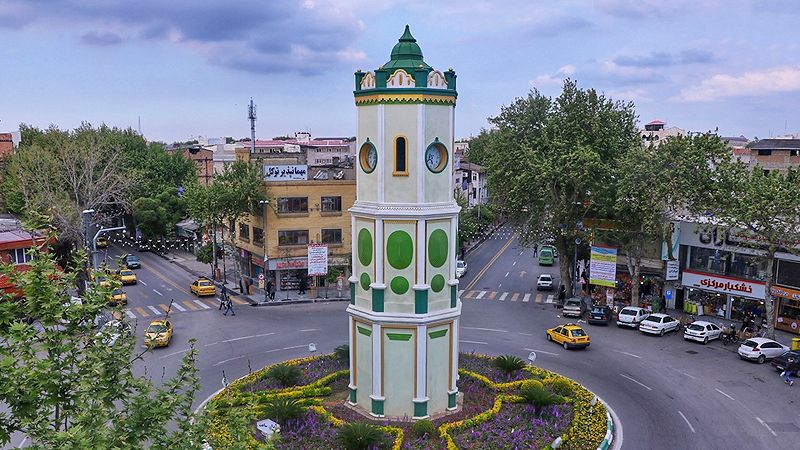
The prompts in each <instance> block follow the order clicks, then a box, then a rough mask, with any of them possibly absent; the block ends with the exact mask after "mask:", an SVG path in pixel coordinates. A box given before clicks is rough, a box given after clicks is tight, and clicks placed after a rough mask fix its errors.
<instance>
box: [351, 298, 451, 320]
mask: <svg viewBox="0 0 800 450" xmlns="http://www.w3.org/2000/svg"><path fill="white" fill-rule="evenodd" d="M347 312H348V314H350V315H352V316H354V317H358V318H361V319H364V320H367V321H369V322H371V323H375V324H380V325H393V324H398V325H410V324H414V325H426V324H430V323H433V322H444V321H447V320H448V319H458V318H459V317H460V316H461V303H459V304H458V306H457V307H455V308H446V309H438V310H436V311H433V312H429V313H426V314H414V313H392V312H382V313H380V312H374V311H371V310H367V309H363V308H361V307H359V306H356V305H349V306H348V307H347Z"/></svg>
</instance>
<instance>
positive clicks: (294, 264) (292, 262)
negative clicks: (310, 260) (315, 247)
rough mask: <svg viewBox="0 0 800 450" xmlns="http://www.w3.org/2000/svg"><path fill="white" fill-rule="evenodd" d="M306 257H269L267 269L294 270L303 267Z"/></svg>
mask: <svg viewBox="0 0 800 450" xmlns="http://www.w3.org/2000/svg"><path fill="white" fill-rule="evenodd" d="M306 262H307V260H306V258H297V259H270V260H269V270H294V269H305V268H306Z"/></svg>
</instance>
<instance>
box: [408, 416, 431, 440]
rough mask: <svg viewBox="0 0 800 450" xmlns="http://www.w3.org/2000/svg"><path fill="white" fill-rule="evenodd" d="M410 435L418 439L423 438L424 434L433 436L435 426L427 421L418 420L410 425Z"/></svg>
mask: <svg viewBox="0 0 800 450" xmlns="http://www.w3.org/2000/svg"><path fill="white" fill-rule="evenodd" d="M411 434H413V435H414V436H418V437H423V436H425V435H426V434H427V435H428V436H435V435H436V426H435V425H434V424H433V422H431V421H430V420H428V419H422V420H418V421H416V422H414V424H413V425H411Z"/></svg>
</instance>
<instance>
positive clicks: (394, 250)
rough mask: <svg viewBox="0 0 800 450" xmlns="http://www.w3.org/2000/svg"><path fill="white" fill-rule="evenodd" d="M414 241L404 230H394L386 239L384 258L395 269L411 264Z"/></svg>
mask: <svg viewBox="0 0 800 450" xmlns="http://www.w3.org/2000/svg"><path fill="white" fill-rule="evenodd" d="M413 257H414V242H413V241H412V240H411V236H409V235H408V233H406V232H405V231H395V232H393V233H392V234H390V235H389V239H387V240H386V259H388V260H389V264H390V265H391V266H392V267H394V268H395V269H398V270H402V269H405V268H406V267H408V266H409V265H410V264H411V260H412V258H413Z"/></svg>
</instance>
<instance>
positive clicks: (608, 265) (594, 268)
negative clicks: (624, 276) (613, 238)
mask: <svg viewBox="0 0 800 450" xmlns="http://www.w3.org/2000/svg"><path fill="white" fill-rule="evenodd" d="M589 273H590V274H591V278H589V283H590V284H597V285H600V286H608V287H616V286H617V249H616V248H613V247H603V246H600V245H593V246H592V259H591V262H590V263H589Z"/></svg>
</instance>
